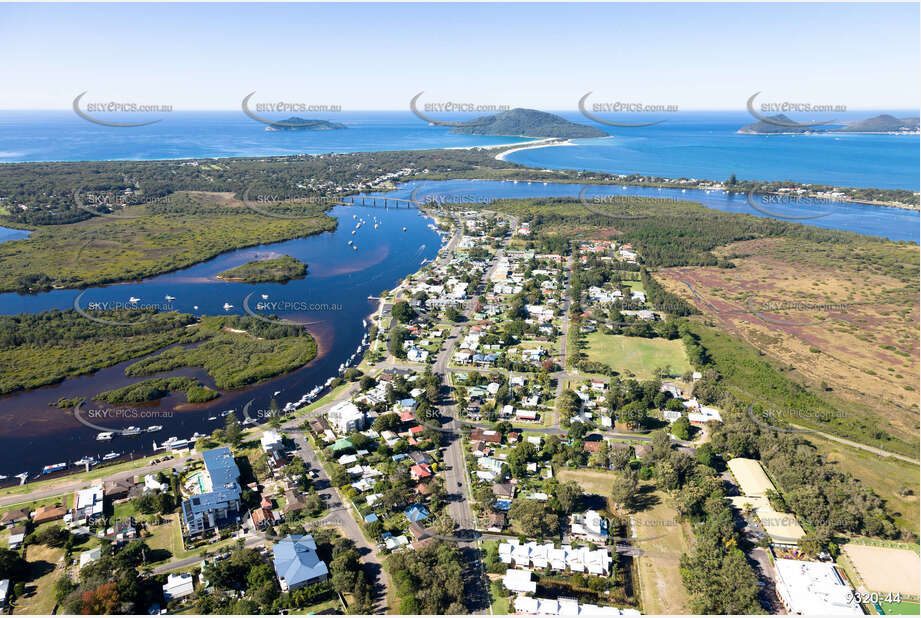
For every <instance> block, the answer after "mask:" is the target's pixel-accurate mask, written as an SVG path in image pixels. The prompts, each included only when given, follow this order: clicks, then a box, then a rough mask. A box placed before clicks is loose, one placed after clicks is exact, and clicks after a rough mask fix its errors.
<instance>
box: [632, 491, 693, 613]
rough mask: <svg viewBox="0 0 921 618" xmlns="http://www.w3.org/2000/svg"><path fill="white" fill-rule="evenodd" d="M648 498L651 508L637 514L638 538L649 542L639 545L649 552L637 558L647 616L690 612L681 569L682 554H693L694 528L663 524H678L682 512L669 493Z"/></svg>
mask: <svg viewBox="0 0 921 618" xmlns="http://www.w3.org/2000/svg"><path fill="white" fill-rule="evenodd" d="M645 485H649V484H645ZM648 489H652V486H651V485H650V487H649V488H648ZM648 495H649V496H650V500H649V502H650V503H651V506H649V507H648V508H646V509H645V510H643V511H642V512H639V513H635V514H633V518H634V521H635V525H636V536H637V538H640V539H647V540H643V541H639V542H637V546H638V547H640V548H641V549H644V550H646V551H647V552H649V553H646V554H643V555H642V556H640V557H639V558H638V559H637V569H638V571H639V576H640V587H641V591H640V593H641V598H642V600H643V613H644V614H687V613H690V612H689V609H688V601H689V598H688V593H687V590H685V588H684V584H683V583H682V582H681V571H680V569H679V561H680V559H681V554H682V553H684V552H687V551H689V550H690V548H691V544H692V542H693V541H692V539H693V535H692V533H691V529H690V525H689V524H687V523H685V522H682V523H680V524H676V525H662V522H674V521H676V520H677V519H678V511H676V510H675V508H674V506H673V505H672V501H671V498H669V496H668V495H667V494H665V493H663V492H661V491H651V492H650V493H649V494H648ZM656 499H658V501H657V502H656Z"/></svg>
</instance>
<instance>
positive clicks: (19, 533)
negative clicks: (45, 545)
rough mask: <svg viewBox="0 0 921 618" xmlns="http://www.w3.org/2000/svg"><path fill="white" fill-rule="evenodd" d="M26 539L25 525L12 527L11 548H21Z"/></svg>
mask: <svg viewBox="0 0 921 618" xmlns="http://www.w3.org/2000/svg"><path fill="white" fill-rule="evenodd" d="M24 540H26V527H25V526H13V527H12V528H10V537H9V539H8V543H9V547H10V549H13V550H16V549H19V547H20V545H22V542H23V541H24Z"/></svg>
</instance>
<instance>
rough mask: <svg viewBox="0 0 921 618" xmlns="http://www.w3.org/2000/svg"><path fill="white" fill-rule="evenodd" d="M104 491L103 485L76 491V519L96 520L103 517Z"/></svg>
mask: <svg viewBox="0 0 921 618" xmlns="http://www.w3.org/2000/svg"><path fill="white" fill-rule="evenodd" d="M103 502H104V493H103V489H102V486H101V485H96V486H94V487H88V488H86V489H81V490H78V491H77V492H75V493H74V509H73V515H74V521H80V520H86V521H95V520H96V519H98V518H100V517H102V510H103Z"/></svg>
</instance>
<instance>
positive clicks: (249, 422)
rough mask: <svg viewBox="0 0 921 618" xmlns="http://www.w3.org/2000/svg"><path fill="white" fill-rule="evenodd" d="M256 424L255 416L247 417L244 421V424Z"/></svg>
mask: <svg viewBox="0 0 921 618" xmlns="http://www.w3.org/2000/svg"><path fill="white" fill-rule="evenodd" d="M255 424H256V419H254V418H247V419H245V420H244V421H243V425H255Z"/></svg>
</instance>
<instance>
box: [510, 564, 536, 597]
mask: <svg viewBox="0 0 921 618" xmlns="http://www.w3.org/2000/svg"><path fill="white" fill-rule="evenodd" d="M502 585H503V586H505V587H506V588H507V589H508V590H510V591H512V592H530V593H531V594H533V593H534V592H536V591H537V582H536V581H533V579H532V577H531V571H530V570H528V569H508V570H507V571H506V572H505V576H504V577H503V578H502Z"/></svg>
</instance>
